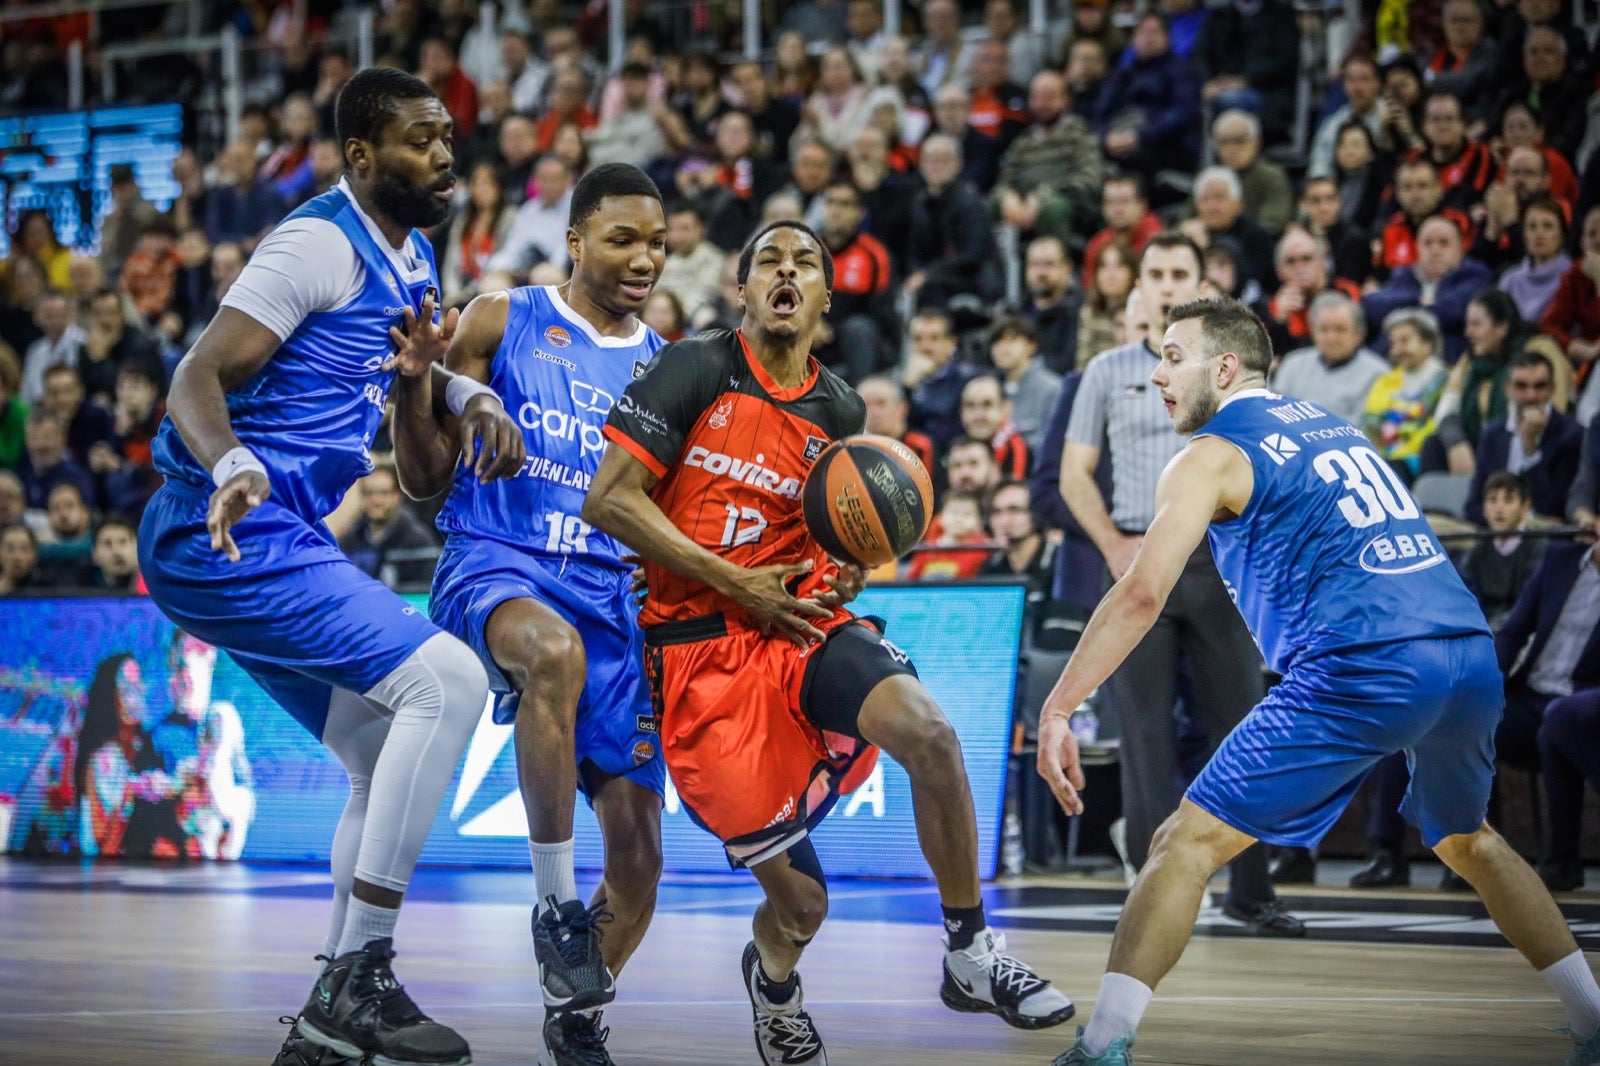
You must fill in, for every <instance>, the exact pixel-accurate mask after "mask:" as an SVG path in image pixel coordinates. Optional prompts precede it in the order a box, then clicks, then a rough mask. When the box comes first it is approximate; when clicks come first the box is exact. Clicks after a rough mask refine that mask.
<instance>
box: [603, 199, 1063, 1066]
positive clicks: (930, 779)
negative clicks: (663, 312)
mask: <svg viewBox="0 0 1600 1066" xmlns="http://www.w3.org/2000/svg"><path fill="white" fill-rule="evenodd" d="M832 284H833V264H832V260H831V257H830V256H829V254H828V251H827V248H826V246H825V245H824V244H823V243H822V242H821V241H820V240H819V239H818V238H817V236H816V234H814V233H812V232H811V230H809V229H808V228H806V227H805V226H803V225H801V224H800V223H798V222H792V221H784V222H777V223H774V224H773V225H771V226H768V227H767V228H766V229H764V230H762V231H761V232H760V233H758V234H757V235H756V236H755V238H753V239H752V240H751V242H750V244H749V245H747V246H746V247H745V249H744V252H743V254H742V256H741V258H740V264H739V285H740V297H741V300H742V302H743V306H744V320H743V323H742V325H741V328H740V329H738V330H736V331H732V332H729V331H712V332H709V333H703V334H701V335H699V336H697V337H695V338H693V339H691V340H687V341H680V342H678V343H676V344H669V345H667V346H666V347H665V348H663V349H662V350H661V352H660V353H659V354H658V355H657V356H656V358H655V359H654V360H653V361H652V362H651V363H650V366H649V367H648V368H647V369H646V370H645V372H644V373H643V374H642V375H641V376H640V377H639V378H637V379H636V380H635V381H634V382H633V383H632V384H631V385H630V386H629V387H628V388H627V390H626V391H625V392H624V393H623V395H622V397H621V399H619V400H618V401H617V403H616V405H615V406H614V407H613V408H612V410H611V415H610V418H609V419H608V421H607V424H606V436H607V438H608V441H609V443H608V446H607V449H606V453H605V456H604V458H603V459H602V460H601V463H600V470H599V473H598V474H596V476H595V479H594V483H593V485H592V486H591V488H590V490H589V494H588V497H587V499H586V500H585V503H584V507H583V515H582V517H583V520H584V521H585V522H588V523H590V524H591V525H593V526H595V527H596V528H598V529H601V530H604V531H605V532H607V533H609V534H611V535H612V536H614V537H616V538H617V539H618V540H619V541H621V542H622V543H624V544H627V545H630V546H631V547H633V548H634V549H635V550H637V551H638V552H639V553H640V554H641V555H642V556H643V557H644V559H645V574H646V579H647V584H648V588H649V593H648V597H647V598H646V601H645V604H644V609H643V611H642V612H641V614H640V619H639V620H640V622H641V624H642V625H643V626H644V628H645V644H646V656H647V673H648V674H649V676H650V681H651V695H652V698H653V700H654V704H655V712H656V715H657V717H658V719H659V723H660V728H661V743H662V751H663V752H664V754H665V755H666V759H667V768H668V770H669V771H670V773H671V775H672V778H673V781H674V783H675V784H676V786H677V788H678V793H679V795H680V796H681V797H682V799H683V801H684V804H685V806H686V807H687V808H688V809H689V811H690V813H691V814H692V815H693V816H694V818H695V820H696V821H697V822H699V823H700V824H701V825H703V826H704V827H705V828H706V829H708V830H710V831H711V832H712V833H715V834H716V835H717V836H718V837H719V838H720V839H721V840H722V841H723V844H724V846H725V847H726V849H727V852H728V859H729V862H731V863H732V864H733V865H734V866H736V867H738V866H744V867H747V868H749V869H750V871H751V872H752V873H753V874H754V875H755V878H756V880H757V881H758V882H759V883H760V884H761V887H762V889H763V890H764V891H765V892H766V896H767V898H766V901H765V902H764V903H763V904H762V905H761V906H760V907H758V908H757V910H756V915H755V939H754V940H753V941H752V942H751V943H750V944H749V946H747V947H746V948H745V952H744V959H743V969H744V977H745V986H746V988H747V990H748V991H749V993H750V999H751V1003H752V1005H753V1007H754V1010H755V1030H756V1043H757V1045H758V1047H759V1048H760V1050H761V1056H762V1061H763V1062H765V1063H767V1064H769V1066H773V1064H777V1063H784V1064H795V1063H808V1064H823V1063H826V1062H827V1056H826V1053H825V1052H824V1051H823V1046H822V1041H821V1039H820V1038H819V1037H818V1035H817V1031H816V1028H815V1026H814V1025H813V1024H812V1021H811V1018H810V1016H809V1015H808V1014H807V1013H806V1011H805V1008H804V1000H803V997H802V995H801V992H800V979H799V976H798V974H796V973H795V966H796V964H797V963H798V962H799V959H800V954H801V952H802V951H803V950H804V948H805V946H806V945H807V944H808V943H810V941H811V938H812V937H813V936H814V935H815V934H816V932H817V929H818V928H819V927H820V926H821V924H822V920H823V918H824V916H825V915H826V914H827V910H828V893H827V887H826V884H825V882H824V879H823V874H822V868H821V866H820V864H819V863H818V860H817V854H816V851H815V849H814V848H813V847H812V844H811V841H810V839H809V837H808V833H809V831H810V830H811V828H812V827H814V826H815V825H816V824H817V822H819V821H820V820H821V818H822V817H823V815H825V814H826V813H827V812H828V810H829V808H830V807H832V806H833V803H834V801H835V800H837V798H838V796H839V795H840V793H841V792H846V791H849V790H850V789H851V788H853V787H855V785H856V784H859V783H860V781H862V780H864V779H865V777H866V776H867V774H868V773H869V772H870V771H871V769H872V765H873V762H874V760H875V759H876V757H877V750H878V749H879V748H881V749H882V750H884V751H886V752H888V753H889V754H890V755H891V756H893V757H894V759H895V761H896V762H898V763H899V764H900V765H901V766H903V767H904V768H905V770H906V773H907V775H908V776H909V777H910V779H911V790H912V797H913V804H914V806H915V813H916V820H917V832H918V838H919V839H920V841H921V843H922V850H923V854H924V856H926V858H927V860H928V864H929V866H931V867H932V869H933V875H934V878H935V880H937V882H938V884H939V897H940V902H941V904H942V905H943V907H944V921H945V928H946V930H947V936H946V948H947V953H946V955H945V961H944V984H943V987H942V988H941V991H940V995H941V998H942V999H943V1000H944V1002H945V1003H946V1004H948V1005H949V1006H951V1007H952V1008H954V1009H956V1010H962V1011H974V1012H978V1011H982V1012H988V1013H994V1014H998V1015H1000V1016H1001V1017H1003V1018H1004V1019H1005V1020H1006V1021H1007V1022H1009V1023H1010V1024H1012V1025H1014V1026H1017V1027H1018V1028H1023V1029H1038V1028H1043V1027H1045V1026H1051V1025H1057V1024H1059V1023H1061V1022H1064V1021H1066V1020H1067V1019H1068V1018H1070V1017H1071V1016H1072V1014H1073V1006H1072V1003H1071V1001H1069V1000H1068V999H1067V997H1066V996H1064V995H1062V994H1061V993H1060V992H1059V991H1057V990H1056V989H1055V988H1054V987H1052V986H1051V985H1050V983H1049V982H1048V981H1045V980H1043V979H1042V978H1040V977H1039V976H1037V975H1036V974H1035V973H1034V972H1033V971H1032V970H1030V969H1029V968H1028V967H1027V966H1025V965H1024V964H1023V963H1021V962H1019V961H1017V960H1016V959H1014V958H1012V957H1011V956H1009V955H1006V954H1005V950H1004V949H1005V940H1004V938H1003V937H1002V936H1001V935H1000V934H999V933H997V932H995V931H994V930H992V929H990V928H988V925H987V923H986V921H985V919H984V914H983V900H982V897H981V896H980V894H979V889H978V829H977V821H976V818H975V816H974V813H973V807H972V793H971V790H970V789H969V787H968V784H967V776H966V768H965V766H964V765H963V763H962V758H961V745H960V742H959V741H958V740H957V738H956V735H955V731H954V730H953V729H952V728H951V726H950V723H949V721H948V720H947V719H946V718H945V716H944V713H943V712H942V711H941V710H940V709H939V707H938V705H937V704H935V703H934V701H933V699H932V698H931V697H930V696H929V695H928V693H927V691H926V690H925V689H924V688H923V687H922V685H921V683H920V682H919V681H918V680H917V675H916V669H915V667H913V666H912V665H911V662H910V660H909V658H908V657H907V656H906V654H905V653H904V652H903V651H901V650H900V649H899V648H897V647H895V646H894V645H893V644H892V643H890V642H889V640H888V639H887V638H885V637H884V636H883V633H882V629H881V625H879V624H876V623H875V622H874V621H873V620H871V619H866V618H858V617H856V616H855V615H853V614H851V613H850V612H849V611H848V610H846V609H844V606H843V604H844V602H845V601H846V600H848V599H850V598H851V597H853V596H854V595H855V593H856V592H857V591H858V590H859V589H860V587H861V584H862V582H863V580H864V575H863V574H862V572H861V571H860V570H859V569H857V568H854V567H846V568H843V569H841V568H840V567H839V566H838V565H836V564H835V563H833V562H832V561H830V560H829V559H828V557H827V555H826V553H825V552H824V551H823V550H822V547H821V546H820V545H819V544H818V543H817V541H816V540H815V539H814V538H813V537H812V536H811V534H810V533H809V532H808V531H807V529H806V526H805V519H804V516H803V514H802V511H801V505H800V487H801V485H802V484H804V482H805V477H806V472H807V471H808V470H809V469H810V467H811V464H812V462H813V461H814V460H815V459H816V457H817V456H818V455H819V454H820V453H821V451H822V449H823V448H825V447H826V446H827V445H828V444H829V443H830V442H832V441H834V440H838V439H839V438H841V437H845V436H849V435H850V434H853V433H859V432H860V431H861V427H862V423H863V420H864V418H865V413H866V408H865V405H864V404H863V402H862V400H861V398H860V397H859V396H857V395H856V394H855V392H854V391H853V390H852V389H851V388H850V387H849V386H848V385H846V384H845V383H844V382H843V381H842V380H841V379H839V378H838V377H836V376H835V375H834V374H833V373H831V372H830V371H828V370H827V369H826V368H824V367H822V366H820V365H819V364H818V363H817V361H816V360H815V359H814V358H812V356H811V345H812V338H813V336H814V335H815V332H816V329H817V325H818V323H819V322H820V320H821V318H822V316H823V314H824V313H825V312H826V311H827V309H828V303H829V298H830V291H831V289H832Z"/></svg>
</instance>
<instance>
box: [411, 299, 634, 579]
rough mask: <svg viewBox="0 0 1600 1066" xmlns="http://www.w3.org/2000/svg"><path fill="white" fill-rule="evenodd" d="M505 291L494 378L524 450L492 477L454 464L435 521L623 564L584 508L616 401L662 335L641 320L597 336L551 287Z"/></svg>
mask: <svg viewBox="0 0 1600 1066" xmlns="http://www.w3.org/2000/svg"><path fill="white" fill-rule="evenodd" d="M509 296H510V301H511V305H510V307H509V308H508V309H507V311H506V330H505V335H504V336H503V338H502V339H501V341H500V348H499V350H498V351H496V352H495V355H494V360H493V362H492V363H491V365H490V374H489V385H490V387H491V388H493V389H494V390H495V392H496V393H498V394H499V395H500V398H501V400H502V401H503V402H504V403H505V408H506V411H507V412H509V413H510V414H511V416H512V417H513V418H515V419H516V421H517V424H518V425H520V426H521V427H522V435H523V439H524V440H525V441H526V442H527V446H528V458H527V461H526V462H525V463H524V464H523V467H522V470H521V471H519V472H518V473H517V475H516V476H515V477H510V478H505V479H503V480H500V481H494V482H491V483H490V484H488V485H482V484H479V483H478V479H477V478H476V477H475V476H473V474H472V472H471V471H470V470H466V469H462V468H458V469H457V471H456V478H455V485H454V486H453V487H452V488H451V490H450V498H449V500H447V501H446V502H445V506H444V510H442V511H441V512H440V513H439V528H440V529H441V530H442V531H443V532H445V533H446V534H448V535H451V536H467V537H476V538H481V539H485V540H497V541H501V542H503V543H505V544H508V545H510V546H512V547H514V548H517V549H519V550H521V551H525V552H530V553H532V554H535V555H545V556H550V557H554V558H563V557H568V556H571V557H574V558H581V559H584V560H587V561H590V562H596V563H600V564H602V565H606V566H613V567H618V568H624V567H625V564H624V563H623V562H622V551H623V549H622V546H621V545H619V544H618V543H617V542H616V541H615V540H613V539H612V538H611V537H609V536H607V535H606V534H604V533H602V532H600V531H599V530H597V529H594V528H593V527H591V526H590V525H588V524H587V523H586V522H584V521H582V520H581V519H580V518H579V517H578V514H579V512H580V511H582V510H583V497H584V494H585V493H587V492H588V490H589V483H590V481H592V480H593V479H594V475H595V472H596V471H597V470H599V468H600V456H601V454H602V453H603V452H604V451H605V437H604V435H603V434H602V432H601V431H602V428H603V427H604V426H605V421H606V415H607V414H609V413H610V411H611V405H612V404H613V403H615V402H616V401H617V399H618V398H619V397H621V396H622V392H623V390H624V389H625V388H627V387H628V384H629V383H630V382H632V381H633V379H634V378H635V377H637V376H638V375H639V374H641V373H643V372H644V368H645V366H646V365H647V364H648V363H649V362H650V360H651V359H652V358H653V357H654V356H655V353H656V350H657V349H659V348H660V347H661V346H662V345H663V344H664V343H666V342H665V341H663V340H662V339H661V338H660V337H659V336H658V335H657V334H656V332H655V331H654V330H652V329H650V327H648V326H646V325H644V324H643V323H642V322H641V323H640V324H639V328H638V329H637V330H635V331H634V333H633V335H632V336H630V337H605V336H601V335H600V333H599V332H598V331H596V330H595V328H594V326H593V325H591V324H590V323H589V322H588V320H586V319H585V318H583V316H581V315H579V314H578V313H577V312H576V311H574V310H573V309H572V308H571V307H569V306H568V305H567V302H566V301H565V300H563V299H562V298H561V294H560V293H559V292H558V291H557V290H556V288H555V286H540V287H527V288H520V289H512V290H511V292H510V293H509Z"/></svg>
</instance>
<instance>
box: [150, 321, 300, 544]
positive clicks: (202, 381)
mask: <svg viewBox="0 0 1600 1066" xmlns="http://www.w3.org/2000/svg"><path fill="white" fill-rule="evenodd" d="M281 343H282V342H281V341H280V340H279V338H278V335H277V334H276V333H274V332H273V331H272V330H270V329H268V328H267V327H266V326H264V325H262V324H261V323H260V322H257V321H256V320H255V319H254V318H251V317H250V316H249V315H247V314H245V313H244V312H243V311H240V310H239V309H237V308H234V307H224V308H222V309H221V310H219V311H218V312H217V314H216V317H214V318H213V319H212V320H211V324H210V325H208V326H207V327H206V329H205V332H204V333H202V334H200V339H199V340H197V341H195V344H194V347H193V348H191V349H190V350H189V354H188V355H185V356H184V357H183V359H182V360H181V361H180V362H179V363H178V369H177V370H176V371H174V372H173V375H172V388H171V389H170V390H169V391H168V393H167V413H168V414H169V415H171V416H172V424H173V425H174V426H176V427H177V429H178V435H179V436H180V437H182V438H183V443H184V445H185V446H186V447H187V448H188V449H189V453H190V454H191V455H193V456H194V457H195V459H196V460H198V461H199V463H200V465H201V466H203V467H204V468H206V469H207V470H211V471H213V472H214V473H220V476H221V477H222V483H221V484H220V485H218V486H217V490H216V491H215V492H213V493H212V494H211V506H210V509H209V511H208V512H207V515H206V528H207V529H209V530H210V531H211V547H212V548H213V549H215V550H216V551H220V552H225V553H226V554H227V556H228V558H229V559H231V560H233V561H235V562H237V561H238V559H239V548H238V546H237V545H235V544H234V542H233V536H232V534H231V533H230V532H229V530H230V529H231V528H232V527H233V525H234V523H236V522H238V521H239V520H240V519H241V518H243V517H244V516H245V515H247V514H249V513H250V511H251V509H252V508H254V507H256V506H257V505H258V504H260V503H261V501H262V500H265V499H266V498H267V497H268V496H269V495H271V493H272V485H271V483H270V482H269V481H268V480H267V475H266V471H265V469H264V468H263V467H262V466H261V463H260V461H259V460H255V459H254V457H252V456H250V454H249V452H248V451H247V450H246V449H245V447H244V445H242V444H241V443H240V442H239V438H238V437H237V436H236V435H235V434H234V432H233V424H232V422H231V421H229V418H228V400H227V392H228V390H229V389H231V388H234V387H235V386H237V385H240V384H242V383H243V382H245V381H247V380H249V379H250V378H251V377H254V376H255V374H256V373H257V372H258V371H260V369H261V368H262V367H264V366H266V365H267V360H268V359H271V358H272V353H273V352H275V351H277V350H278V345H279V344H281ZM225 457H229V458H230V463H229V465H228V467H225V468H223V469H221V470H220V471H219V468H218V464H220V463H221V462H222V460H223V459H224V458H225ZM230 471H231V472H230Z"/></svg>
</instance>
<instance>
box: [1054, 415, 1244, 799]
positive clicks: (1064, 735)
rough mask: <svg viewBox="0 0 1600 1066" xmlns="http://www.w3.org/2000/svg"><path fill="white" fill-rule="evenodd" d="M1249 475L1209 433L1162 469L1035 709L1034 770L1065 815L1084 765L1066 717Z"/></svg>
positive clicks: (1151, 617) (1147, 623) (1159, 603)
mask: <svg viewBox="0 0 1600 1066" xmlns="http://www.w3.org/2000/svg"><path fill="white" fill-rule="evenodd" d="M1252 480H1253V478H1252V475H1251V472H1250V463H1249V461H1248V460H1246V459H1245V458H1244V456H1242V455H1241V454H1240V453H1239V450H1238V449H1237V448H1235V447H1234V446H1233V445H1231V444H1227V443H1225V442H1223V441H1221V440H1218V439H1217V438H1215V437H1202V438H1200V439H1198V440H1196V441H1194V442H1193V443H1191V444H1190V445H1189V446H1188V447H1187V448H1185V449H1184V450H1183V451H1181V452H1179V453H1178V455H1177V456H1176V457H1175V458H1174V459H1173V460H1172V462H1170V463H1168V464H1167V468H1166V470H1164V471H1163V472H1162V474H1161V481H1160V483H1159V484H1158V485H1157V486H1156V517H1155V521H1153V522H1151V523H1150V528H1149V530H1148V531H1146V533H1145V536H1144V543H1143V544H1141V545H1140V547H1139V551H1138V554H1136V555H1135V556H1134V557H1133V563H1132V565H1131V566H1130V567H1129V568H1128V572H1127V573H1126V574H1124V575H1123V576H1122V578H1121V580H1119V581H1118V582H1117V583H1116V584H1115V585H1113V586H1111V591H1110V592H1108V593H1106V596H1105V598H1104V599H1103V600H1101V601H1100V605H1099V606H1098V607H1096V608H1095V611H1094V616H1093V617H1092V618H1090V619H1089V624H1088V625H1087V626H1086V627H1085V628H1084V631H1083V637H1082V638H1081V639H1080V640H1079V641H1078V647H1077V650H1075V651H1074V652H1073V653H1072V658H1071V660H1070V661H1068V663H1067V668H1066V669H1065V670H1064V671H1062V674H1061V677H1060V679H1058V680H1057V681H1056V684H1055V687H1054V688H1053V689H1051V690H1050V695H1049V696H1048V697H1046V699H1045V702H1044V707H1043V709H1042V710H1041V711H1040V713H1039V773H1040V775H1041V776H1042V777H1043V778H1044V779H1045V782H1046V783H1047V784H1049V786H1050V790H1051V791H1052V792H1054V793H1055V795H1056V799H1057V800H1059V801H1060V803H1061V806H1062V807H1063V808H1064V809H1065V810H1066V811H1067V813H1068V814H1079V813H1081V812H1082V811H1083V800H1082V799H1081V798H1080V797H1079V795H1078V791H1079V790H1080V789H1082V788H1083V771H1082V770H1081V769H1080V768H1079V766H1078V742H1077V740H1076V739H1075V738H1074V737H1073V735H1072V730H1071V729H1070V728H1069V727H1068V725H1067V720H1068V719H1069V718H1070V717H1071V716H1072V712H1073V711H1075V710H1077V709H1078V707H1079V706H1080V705H1081V704H1082V703H1083V701H1084V700H1085V699H1086V698H1088V695H1089V693H1091V692H1093V691H1094V690H1095V689H1096V688H1098V687H1099V686H1100V685H1102V684H1104V683H1105V680H1106V679H1107V678H1108V677H1110V676H1111V674H1112V671H1114V670H1116V668H1117V667H1118V666H1120V665H1122V661H1123V660H1124V659H1126V658H1127V657H1128V654H1129V653H1130V652H1132V651H1133V649H1134V648H1135V647H1136V646H1137V645H1138V643H1139V641H1141V640H1142V639H1144V635H1145V633H1147V632H1149V630H1150V627H1151V626H1152V625H1154V624H1155V621H1156V619H1157V618H1158V617H1160V615H1161V609H1162V607H1164V606H1165V605H1166V602H1167V597H1168V596H1169V595H1171V593H1172V587H1173V586H1174V585H1176V584H1177V582H1178V578H1179V577H1180V576H1181V575H1182V574H1183V569H1184V567H1185V566H1187V565H1188V563H1189V557H1190V556H1191V555H1193V554H1194V551H1195V549H1196V548H1198V547H1199V546H1200V542H1201V541H1202V540H1203V539H1205V535H1206V527H1207V526H1209V525H1210V524H1211V521H1212V519H1213V518H1216V517H1218V515H1219V514H1226V513H1230V512H1231V513H1233V514H1238V513H1240V512H1242V510H1243V508H1244V505H1245V504H1246V503H1248V502H1249V499H1250V491H1251V487H1252V486H1251V482H1252ZM1241 492H1242V495H1241Z"/></svg>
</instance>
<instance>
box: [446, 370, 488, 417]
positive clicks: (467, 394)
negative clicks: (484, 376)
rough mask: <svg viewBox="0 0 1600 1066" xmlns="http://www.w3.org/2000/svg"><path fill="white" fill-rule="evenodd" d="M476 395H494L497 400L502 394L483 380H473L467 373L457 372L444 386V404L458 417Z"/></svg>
mask: <svg viewBox="0 0 1600 1066" xmlns="http://www.w3.org/2000/svg"><path fill="white" fill-rule="evenodd" d="M474 396H493V397H494V398H495V399H497V400H498V399H499V398H500V394H499V393H497V392H495V391H494V390H493V389H491V388H490V387H489V386H487V385H485V384H484V383H483V382H481V381H473V380H472V379H471V378H469V377H467V376H466V375H465V374H457V375H456V376H455V377H453V378H451V379H450V384H448V385H446V386H445V387H444V405H445V406H446V407H448V408H449V409H450V413H451V414H453V415H455V416H456V417H457V418H460V417H461V412H462V411H465V410H466V409H467V404H468V402H470V401H471V399H472V398H473V397H474Z"/></svg>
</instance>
